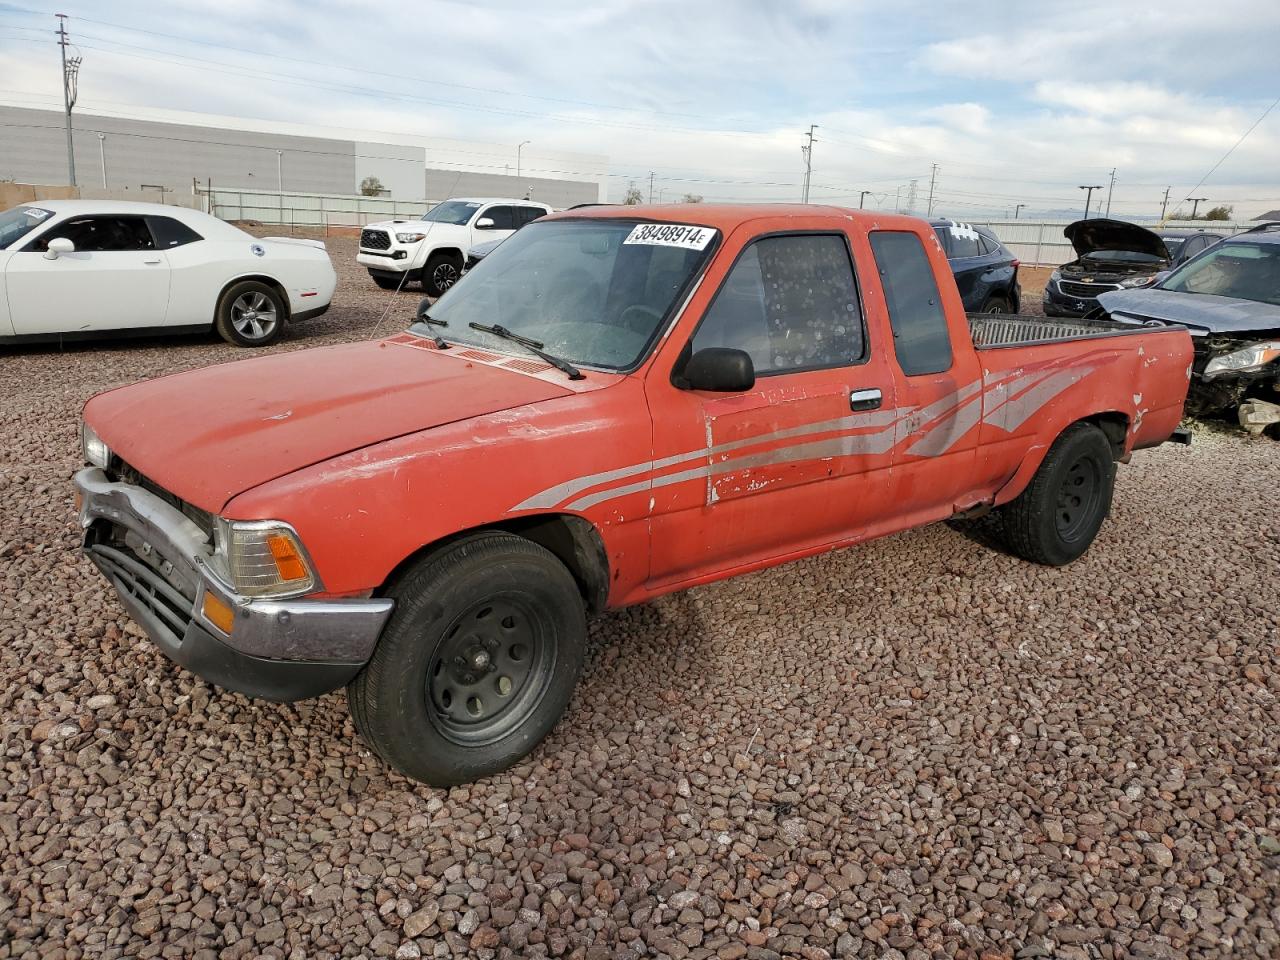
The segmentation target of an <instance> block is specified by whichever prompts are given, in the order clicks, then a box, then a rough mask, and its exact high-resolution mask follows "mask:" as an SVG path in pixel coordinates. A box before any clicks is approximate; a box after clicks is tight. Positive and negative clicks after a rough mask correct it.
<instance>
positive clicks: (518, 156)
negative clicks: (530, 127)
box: [516, 140, 533, 177]
mask: <svg viewBox="0 0 1280 960" xmlns="http://www.w3.org/2000/svg"><path fill="white" fill-rule="evenodd" d="M531 143H533V141H532V140H526V141H524V143H521V144H518V145H517V146H516V176H517V177H519V176H520V152H521V151H522V150H524V148H525V147H527V146H528V145H529V144H531Z"/></svg>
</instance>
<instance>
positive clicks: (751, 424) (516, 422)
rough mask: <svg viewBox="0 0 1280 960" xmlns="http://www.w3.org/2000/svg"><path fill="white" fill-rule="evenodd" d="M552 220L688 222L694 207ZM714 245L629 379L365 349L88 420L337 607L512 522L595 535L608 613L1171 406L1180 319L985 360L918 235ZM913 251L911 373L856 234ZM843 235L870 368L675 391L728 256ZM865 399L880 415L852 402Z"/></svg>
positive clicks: (178, 392)
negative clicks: (427, 552)
mask: <svg viewBox="0 0 1280 960" xmlns="http://www.w3.org/2000/svg"><path fill="white" fill-rule="evenodd" d="M560 216H562V217H563V216H585V217H621V218H626V219H637V218H638V219H647V220H654V221H671V222H685V223H688V222H690V217H691V214H690V208H687V207H685V208H670V207H652V208H635V207H631V208H618V207H613V208H609V207H602V208H596V209H593V210H586V211H574V212H573V213H572V214H567V215H566V214H562V215H560ZM696 222H697V223H699V224H702V225H705V226H710V227H714V228H716V229H718V230H720V231H721V234H722V237H723V239H722V242H721V245H720V248H719V250H718V251H717V252H716V254H715V255H714V257H713V258H712V260H711V262H710V264H709V265H708V267H707V269H706V272H705V274H704V276H703V278H702V280H701V282H700V284H699V285H698V286H697V288H696V289H695V290H694V292H693V294H692V295H691V297H690V298H689V300H688V302H687V304H686V305H685V307H684V309H683V310H682V311H679V312H678V313H677V316H676V319H675V321H674V323H673V324H672V326H671V328H670V329H669V330H668V332H667V334H666V335H665V336H664V337H663V338H662V339H661V340H660V341H659V343H658V345H657V346H656V348H655V349H653V350H652V351H651V353H650V354H649V355H648V357H647V358H646V359H645V360H644V361H643V363H642V364H641V365H640V366H639V367H638V368H637V369H635V370H634V371H632V372H630V373H626V374H613V373H602V372H597V371H590V370H588V371H584V372H585V378H584V379H583V380H580V381H570V380H568V379H567V378H566V377H565V375H564V374H563V373H561V372H560V371H558V370H554V369H551V368H549V367H546V366H545V365H543V364H539V363H537V362H536V361H534V362H531V361H530V358H529V357H528V356H527V354H525V353H524V352H523V351H521V350H519V348H516V347H514V345H513V350H512V351H511V353H509V354H507V353H495V352H492V351H480V350H466V349H461V348H457V347H455V348H453V349H450V350H447V351H441V350H437V349H435V348H434V347H433V346H432V345H431V344H430V342H429V341H427V340H424V339H422V338H419V337H416V336H413V335H409V334H398V335H396V336H393V337H390V338H387V339H386V340H382V341H378V342H366V343H357V344H351V345H347V346H340V347H331V348H325V349H320V350H309V351H300V352H295V353H288V354H278V355H274V356H270V357H266V358H262V359H255V360H249V361H243V362H239V363H234V364H227V365H224V366H219V367H212V368H208V369H206V370H201V371H196V372H193V373H188V374H183V375H180V376H178V377H171V378H164V379H161V380H156V381H152V382H150V383H145V384H139V385H136V386H132V387H127V388H123V389H120V390H116V391H112V392H110V393H107V394H103V395H101V396H99V397H96V398H94V399H93V400H92V401H90V403H89V404H88V406H87V408H86V419H87V420H88V421H89V422H90V423H91V424H92V425H93V426H94V428H95V429H96V430H97V432H98V433H99V435H100V436H101V437H102V438H103V439H104V440H105V441H106V442H107V443H108V444H109V445H110V446H111V447H112V448H113V449H114V450H115V451H116V452H117V453H119V454H120V455H121V456H122V457H123V458H124V459H125V460H126V461H127V462H129V463H131V464H132V465H134V466H135V467H137V468H138V469H140V470H141V471H143V472H144V473H145V474H146V475H148V476H149V477H150V478H151V479H152V480H154V481H155V482H156V483H158V484H160V485H161V486H163V487H165V488H166V489H168V490H170V491H172V492H173V493H174V494H176V495H177V496H179V497H181V498H183V499H185V500H188V501H190V502H191V503H194V504H196V505H197V506H199V507H201V508H203V509H205V510H209V511H211V512H219V513H221V514H222V515H223V516H225V517H228V518H232V519H267V518H274V519H281V520H286V521H288V522H289V523H291V524H293V526H294V527H295V528H296V529H297V530H298V532H299V533H300V535H301V537H302V539H303V542H304V543H305V544H306V546H307V548H308V550H309V551H310V554H311V556H312V558H313V559H314V561H315V563H316V565H317V567H318V569H319V571H320V574H321V577H322V579H323V581H324V583H325V585H326V588H327V589H328V591H329V592H330V593H332V594H351V593H359V592H365V591H370V590H376V589H377V588H378V587H379V586H380V585H381V584H383V583H384V582H385V580H386V579H387V577H388V575H389V574H390V573H391V572H392V571H393V570H395V568H396V567H397V566H398V565H399V564H401V563H402V562H403V561H404V560H405V559H406V558H407V557H410V556H411V555H413V554H414V553H415V552H416V551H418V550H419V549H421V548H422V547H423V546H424V545H427V544H431V543H433V542H435V541H437V540H440V539H441V538H444V537H448V536H450V535H453V534H456V533H458V532H460V531H464V530H468V529H472V528H476V527H481V526H487V525H493V524H499V523H501V522H502V521H504V520H509V519H511V518H514V517H522V516H532V515H536V514H540V513H546V514H572V515H576V516H580V517H583V518H585V519H587V520H589V521H590V522H591V523H592V524H593V525H594V527H595V529H596V530H597V531H598V532H599V534H600V536H601V538H602V540H603V542H604V545H605V548H606V551H607V554H608V557H609V562H610V576H611V580H612V587H611V591H610V595H609V603H610V605H611V606H621V605H625V604H631V603H636V602H639V601H643V600H646V599H648V598H651V597H654V596H657V595H659V594H662V593H666V592H668V591H671V590H675V589H679V588H683V587H688V586H691V585H694V584H697V583H702V582H706V581H709V580H714V579H718V578H721V577H725V576H730V575H732V574H735V573H739V572H745V571H748V570H751V569H756V568H759V567H762V566H767V565H770V564H773V563H777V562H781V561H783V560H786V559H790V558H794V557H799V556H804V555H808V554H813V553H817V552H820V551H823V550H826V549H830V548H833V547H838V546H842V545H846V544H850V543H854V542H858V541H861V540H866V539H870V538H873V537H879V536H883V535H886V534H890V533H893V532H896V531H898V530H902V529H905V528H908V527H912V526H916V525H919V524H923V523H928V522H931V521H936V520H940V519H944V518H946V517H948V516H951V515H953V514H954V513H955V512H957V511H961V510H966V509H970V508H973V507H975V506H977V505H980V504H984V503H990V504H997V505H998V504H1001V503H1005V502H1007V501H1009V500H1011V499H1013V498H1014V497H1015V496H1016V495H1017V494H1018V493H1019V492H1021V490H1022V489H1023V488H1024V487H1025V485H1026V484H1027V483H1028V482H1029V480H1030V478H1031V475H1032V474H1033V473H1034V471H1035V469H1036V467H1037V466H1038V465H1039V463H1040V461H1041V459H1042V458H1043V456H1044V454H1045V452H1046V451H1047V449H1048V447H1049V445H1050V444H1051V443H1052V442H1053V440H1054V438H1055V437H1057V436H1058V434H1059V433H1060V432H1061V431H1062V430H1063V429H1064V428H1065V427H1066V426H1068V425H1069V424H1071V423H1073V422H1075V421H1078V420H1081V419H1084V418H1087V417H1094V416H1098V415H1106V414H1110V415H1115V416H1118V417H1120V418H1123V420H1124V422H1125V423H1126V424H1127V425H1128V428H1127V430H1126V433H1125V440H1124V446H1125V452H1126V453H1127V452H1129V451H1131V450H1133V449H1138V448H1141V447H1145V446H1151V445H1154V444H1157V443H1160V442H1162V441H1163V440H1165V439H1167V438H1168V437H1169V435H1170V433H1171V432H1172V431H1173V429H1174V428H1175V427H1176V426H1177V424H1178V422H1179V420H1180V418H1181V415H1182V404H1183V400H1184V398H1185V395H1186V389H1187V372H1188V367H1189V365H1190V363H1191V343H1190V338H1189V337H1188V335H1187V333H1186V331H1184V330H1181V329H1177V328H1167V329H1160V330H1151V331H1142V332H1137V333H1133V334H1127V335H1124V336H1115V337H1095V338H1085V339H1079V340H1069V341H1063V342H1050V343H1041V344H1028V345H1022V346H1011V347H1002V348H994V349H982V350H975V349H974V347H973V343H972V339H971V337H970V330H969V324H968V320H967V318H966V316H965V313H964V310H963V307H962V304H961V301H960V297H959V294H958V292H957V290H956V287H955V284H954V282H953V280H952V275H951V271H950V269H949V268H948V265H947V261H946V259H945V256H944V255H943V253H942V251H941V250H940V249H939V248H938V246H937V244H936V243H935V242H934V236H933V233H932V230H931V229H930V228H929V227H928V226H927V225H926V224H924V223H923V222H922V221H919V220H916V219H913V218H907V217H895V216H885V215H881V214H865V213H859V212H857V211H844V210H839V209H834V208H823V207H813V206H808V207H752V206H744V207H729V206H725V207H717V206H706V207H704V208H700V209H698V210H697V213H696ZM875 230H895V231H909V232H912V233H915V234H916V235H918V236H919V237H920V239H921V240H922V241H924V243H925V248H926V250H927V254H928V257H929V260H930V263H931V265H932V267H933V270H934V273H935V276H936V278H937V279H938V282H939V289H940V292H941V297H942V304H943V307H944V309H945V313H946V318H947V325H948V330H949V333H950V336H951V341H952V348H953V355H954V359H953V363H952V366H951V368H950V369H949V370H947V371H946V372H945V373H941V374H936V375H926V376H916V377H907V376H904V375H903V373H902V370H901V368H900V367H899V365H898V363H897V361H896V359H895V354H894V349H893V337H892V333H891V330H890V325H889V318H888V313H887V308H886V305H885V298H884V295H883V292H882V290H881V287H880V283H879V277H878V274H877V269H876V264H875V261H874V259H873V256H872V251H871V247H870V243H869V240H868V235H869V232H871V231H875ZM787 231H830V232H841V233H843V234H845V236H847V238H848V241H849V244H850V248H851V250H852V253H853V260H854V266H855V269H856V273H857V276H858V280H859V284H860V288H861V295H862V301H863V302H862V307H863V312H864V313H865V320H866V335H867V338H868V346H869V358H868V359H867V360H865V361H864V362H861V363H858V364H856V365H851V366H848V367H841V368H836V369H827V370H818V371H809V372H796V373H783V374H777V375H772V376H768V377H762V378H760V379H759V380H757V382H756V385H755V387H754V388H753V389H752V390H750V391H748V392H746V393H741V394H717V393H706V392H698V391H691V390H681V389H677V388H676V387H675V386H673V385H672V382H671V377H672V370H673V367H675V366H676V364H677V359H678V357H679V355H680V353H681V351H682V349H683V348H684V347H685V345H686V343H687V342H688V341H689V339H690V336H691V335H692V332H693V330H694V328H695V327H696V326H697V324H698V321H699V319H700V318H701V316H702V315H703V312H704V310H705V309H706V308H707V306H708V304H709V302H710V300H711V298H712V296H713V294H714V293H715V291H716V290H717V288H718V287H719V286H720V283H721V281H722V280H723V279H724V278H725V276H726V274H727V273H728V271H729V269H730V267H731V265H732V264H733V262H734V260H735V257H736V256H737V255H738V253H739V252H741V251H742V249H743V247H744V246H745V245H746V244H747V243H748V242H749V241H750V240H751V239H752V238H756V237H759V236H760V235H762V234H769V233H777V232H787ZM868 388H875V389H879V390H880V391H881V394H882V398H883V399H882V404H881V407H880V409H878V410H874V411H869V412H866V413H861V414H858V413H854V412H852V411H851V410H850V402H849V394H850V392H851V391H856V390H863V389H868Z"/></svg>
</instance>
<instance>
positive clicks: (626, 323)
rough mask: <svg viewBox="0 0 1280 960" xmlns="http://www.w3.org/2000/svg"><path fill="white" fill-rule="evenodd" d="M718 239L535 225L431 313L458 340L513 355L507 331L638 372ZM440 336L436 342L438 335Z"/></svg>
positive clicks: (698, 230)
mask: <svg viewBox="0 0 1280 960" xmlns="http://www.w3.org/2000/svg"><path fill="white" fill-rule="evenodd" d="M717 236H718V234H717V231H715V230H712V229H710V228H709V227H699V226H690V225H683V224H664V223H639V222H637V221H634V220H613V219H608V220H605V219H600V220H596V219H590V220H550V221H542V222H535V223H531V224H530V225H529V226H527V227H525V228H524V229H522V230H521V231H520V232H519V233H516V234H515V235H514V236H512V237H511V238H510V239H509V240H506V241H504V242H503V243H502V244H501V245H500V246H499V247H497V249H495V250H494V251H493V252H492V253H490V254H489V255H488V256H487V257H485V258H484V259H483V260H481V261H480V262H479V263H478V264H476V265H475V266H474V267H473V268H472V269H471V270H470V271H468V272H467V273H466V274H464V275H463V277H462V279H461V280H459V281H458V283H457V284H456V285H455V286H454V287H453V288H452V289H450V290H449V291H448V293H446V294H445V296H443V297H442V298H441V299H440V300H439V301H437V302H436V303H435V304H434V305H433V306H432V307H431V310H430V315H431V319H432V320H434V321H436V322H437V323H438V324H441V325H444V326H447V330H446V331H444V335H445V336H446V337H447V339H449V340H453V341H457V342H461V343H469V344H472V345H475V346H484V347H488V348H490V349H493V350H499V351H502V352H507V351H509V350H510V348H511V345H510V344H509V343H508V342H506V341H505V340H503V339H500V338H499V337H496V336H493V335H491V334H486V333H483V332H481V331H477V330H474V329H472V327H471V326H470V324H473V323H477V324H481V325H484V326H490V327H492V326H498V327H503V328H505V329H506V330H508V331H510V332H512V333H515V334H519V335H520V336H522V337H527V338H529V339H531V340H536V341H538V342H539V343H541V344H542V345H543V348H544V349H545V350H546V351H547V352H548V353H552V354H555V355H556V356H558V357H563V358H564V359H566V360H569V361H571V362H572V363H575V364H583V365H586V366H589V367H598V368H603V369H607V370H621V369H626V368H629V367H631V366H633V365H634V364H635V363H636V362H637V361H639V360H640V358H641V357H642V356H643V355H644V353H645V351H646V350H647V349H648V347H649V344H650V343H651V342H652V341H653V339H654V338H655V337H656V336H657V334H658V331H659V330H660V329H661V327H662V326H663V324H664V322H665V321H666V319H667V317H668V316H669V315H670V314H671V311H672V309H673V308H674V307H675V305H676V303H677V300H678V298H679V296H680V294H681V292H682V291H683V290H685V289H686V288H687V287H688V285H689V284H690V282H691V281H692V280H693V278H694V277H696V276H697V274H698V272H699V271H700V270H701V268H702V265H703V264H704V263H705V262H706V260H707V258H708V257H709V256H710V254H711V252H712V250H713V249H714V248H715V241H716V238H717ZM435 332H436V331H435V329H433V330H432V334H433V335H434V334H435Z"/></svg>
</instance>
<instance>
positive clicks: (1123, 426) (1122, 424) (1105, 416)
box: [992, 413, 1129, 507]
mask: <svg viewBox="0 0 1280 960" xmlns="http://www.w3.org/2000/svg"><path fill="white" fill-rule="evenodd" d="M1077 423H1092V424H1094V425H1095V426H1097V427H1098V428H1099V429H1101V430H1102V432H1103V434H1104V435H1105V436H1106V438H1107V440H1108V442H1110V444H1111V454H1112V457H1113V458H1114V459H1115V460H1116V461H1118V462H1120V463H1127V462H1128V460H1129V450H1128V448H1127V446H1126V444H1127V443H1128V436H1129V418H1128V417H1126V416H1125V415H1124V414H1123V413H1097V414H1093V415H1092V416H1088V417H1081V418H1080V419H1079V420H1073V421H1072V422H1071V423H1068V424H1065V425H1064V426H1063V427H1062V429H1061V430H1059V431H1058V432H1057V433H1056V434H1054V437H1053V440H1050V441H1049V442H1048V443H1033V444H1032V445H1031V446H1030V447H1028V448H1027V452H1026V454H1025V455H1024V456H1023V458H1022V462H1021V463H1020V464H1018V469H1017V470H1015V471H1014V473H1013V476H1011V477H1010V478H1009V479H1008V480H1006V481H1005V482H1004V485H1003V486H1001V487H1000V488H999V489H998V490H996V494H995V497H993V498H992V504H993V505H994V506H997V507H999V506H1001V505H1003V504H1006V503H1008V502H1009V501H1010V500H1015V499H1017V497H1018V495H1019V494H1020V493H1022V491H1023V490H1025V489H1027V484H1029V483H1030V482H1031V478H1032V477H1034V476H1035V475H1036V471H1037V470H1039V469H1040V464H1041V463H1043V462H1044V458H1045V457H1046V456H1047V455H1048V453H1049V448H1050V447H1052V446H1053V444H1054V442H1055V441H1056V440H1057V439H1058V437H1060V436H1062V434H1063V433H1065V432H1066V431H1067V430H1068V429H1069V428H1071V427H1074V426H1075V425H1076V424H1077Z"/></svg>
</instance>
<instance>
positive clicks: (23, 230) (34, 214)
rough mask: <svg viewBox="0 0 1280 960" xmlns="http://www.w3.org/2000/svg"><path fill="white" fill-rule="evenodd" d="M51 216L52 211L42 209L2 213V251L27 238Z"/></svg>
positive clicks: (0, 242) (0, 235)
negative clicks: (22, 238)
mask: <svg viewBox="0 0 1280 960" xmlns="http://www.w3.org/2000/svg"><path fill="white" fill-rule="evenodd" d="M51 216H53V211H52V210H44V209H42V208H40V207H14V208H13V209H12V210H6V211H5V212H4V213H0V250H3V249H4V248H5V247H7V246H9V244H11V243H14V242H15V241H17V240H18V239H20V238H21V237H24V236H26V235H27V234H28V233H30V232H31V231H32V230H34V229H35V228H36V227H38V226H39V225H40V224H42V223H44V222H45V221H46V220H48V219H49V218H50V217H51Z"/></svg>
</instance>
